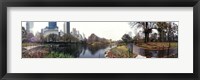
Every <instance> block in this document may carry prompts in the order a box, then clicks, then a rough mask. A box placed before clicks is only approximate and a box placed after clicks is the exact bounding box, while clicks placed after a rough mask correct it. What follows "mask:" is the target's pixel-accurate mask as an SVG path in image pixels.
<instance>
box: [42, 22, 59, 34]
mask: <svg viewBox="0 0 200 80" xmlns="http://www.w3.org/2000/svg"><path fill="white" fill-rule="evenodd" d="M41 33H43V35H44V37H46V36H48V35H49V34H56V35H59V32H58V27H57V23H56V22H49V25H48V26H47V27H46V28H44V29H42V32H41Z"/></svg>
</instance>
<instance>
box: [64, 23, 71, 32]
mask: <svg viewBox="0 0 200 80" xmlns="http://www.w3.org/2000/svg"><path fill="white" fill-rule="evenodd" d="M63 29H64V33H67V34H69V33H70V22H64V28H63Z"/></svg>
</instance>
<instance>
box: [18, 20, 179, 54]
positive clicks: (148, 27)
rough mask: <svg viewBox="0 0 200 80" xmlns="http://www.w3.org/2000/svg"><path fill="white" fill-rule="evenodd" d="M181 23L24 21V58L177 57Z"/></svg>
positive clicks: (22, 37)
mask: <svg viewBox="0 0 200 80" xmlns="http://www.w3.org/2000/svg"><path fill="white" fill-rule="evenodd" d="M178 23H179V22H178V21H152V22H148V21H147V22H145V21H143V22H142V21H121V22H120V21H105V22H104V21H22V22H21V26H22V31H21V32H22V36H21V39H22V58H178V26H179V24H178Z"/></svg>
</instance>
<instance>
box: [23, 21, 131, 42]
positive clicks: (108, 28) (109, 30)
mask: <svg viewBox="0 0 200 80" xmlns="http://www.w3.org/2000/svg"><path fill="white" fill-rule="evenodd" d="M22 26H24V27H25V28H26V22H22ZM46 26H48V22H34V26H33V28H32V30H33V33H34V34H35V33H36V32H41V29H43V28H45V27H46ZM57 26H58V29H59V31H60V30H62V31H63V28H64V27H63V26H64V22H57ZM73 28H76V30H78V31H79V33H80V34H83V33H84V34H85V37H86V38H88V37H89V36H90V35H91V34H92V33H94V34H96V35H97V36H99V37H101V38H106V39H112V40H121V37H122V36H123V35H124V34H125V33H130V32H131V33H132V36H134V32H133V29H131V28H130V25H129V24H128V22H70V31H72V29H73Z"/></svg>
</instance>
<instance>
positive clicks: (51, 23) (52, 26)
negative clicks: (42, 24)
mask: <svg viewBox="0 0 200 80" xmlns="http://www.w3.org/2000/svg"><path fill="white" fill-rule="evenodd" d="M48 28H49V29H55V28H57V23H56V22H49V26H48Z"/></svg>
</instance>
